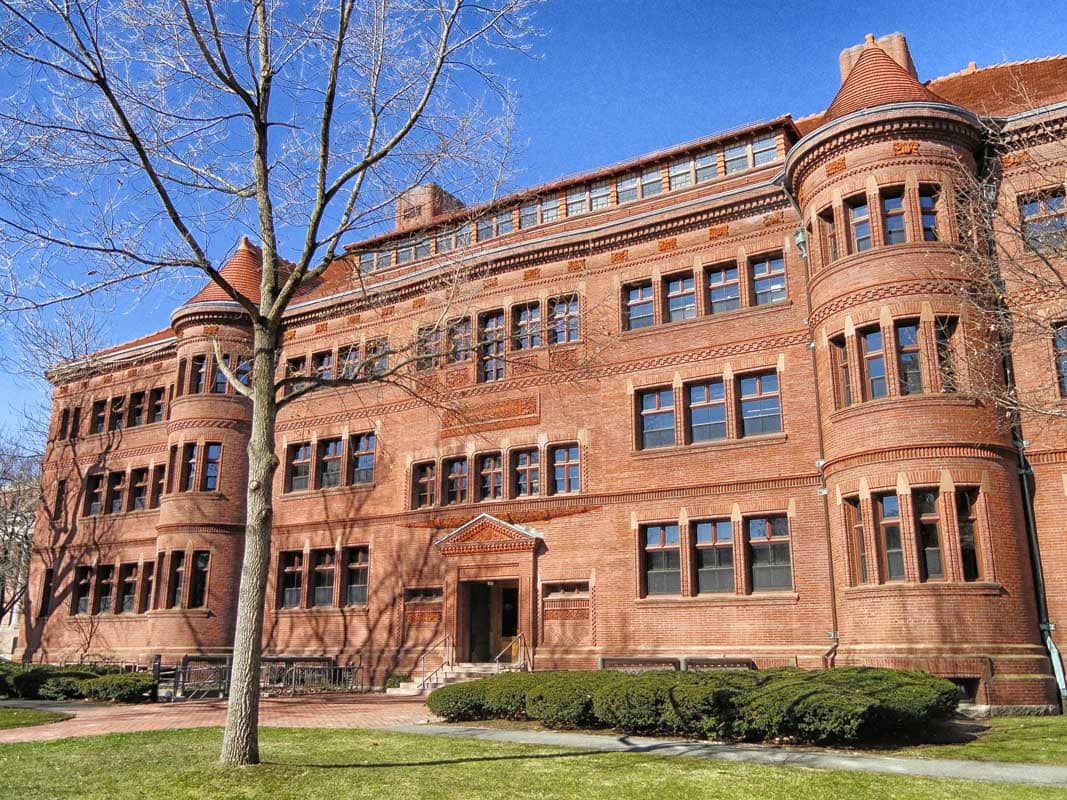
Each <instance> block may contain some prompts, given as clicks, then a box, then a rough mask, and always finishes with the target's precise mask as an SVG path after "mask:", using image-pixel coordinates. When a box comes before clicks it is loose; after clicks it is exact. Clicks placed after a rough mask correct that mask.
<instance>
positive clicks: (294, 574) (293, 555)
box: [278, 551, 304, 608]
mask: <svg viewBox="0 0 1067 800" xmlns="http://www.w3.org/2000/svg"><path fill="white" fill-rule="evenodd" d="M279 563H280V566H281V569H280V570H279V571H280V572H281V575H280V579H279V581H278V583H279V584H280V588H279V601H280V603H279V604H280V605H281V607H282V608H300V594H301V590H302V589H303V582H304V554H303V553H301V552H299V551H293V552H289V553H282V554H281V561H280V562H279Z"/></svg>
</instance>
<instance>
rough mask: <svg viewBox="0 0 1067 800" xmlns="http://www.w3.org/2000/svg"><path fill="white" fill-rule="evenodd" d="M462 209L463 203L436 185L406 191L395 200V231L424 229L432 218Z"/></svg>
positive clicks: (429, 184) (431, 184) (428, 184)
mask: <svg viewBox="0 0 1067 800" xmlns="http://www.w3.org/2000/svg"><path fill="white" fill-rule="evenodd" d="M461 208H463V203H461V202H460V201H459V200H458V199H456V198H455V197H453V196H452V195H450V194H449V193H448V192H446V191H445V190H444V189H442V188H441V187H440V186H438V185H437V184H436V183H427V184H424V185H422V186H415V187H413V188H411V189H408V190H407V191H406V192H404V193H403V194H401V195H400V196H399V197H398V198H397V199H396V226H395V230H397V231H408V230H413V229H415V228H424V227H426V226H427V225H429V224H430V223H431V222H432V221H433V220H434V218H436V217H439V216H441V215H442V214H448V213H449V212H451V211H458V210H459V209H461Z"/></svg>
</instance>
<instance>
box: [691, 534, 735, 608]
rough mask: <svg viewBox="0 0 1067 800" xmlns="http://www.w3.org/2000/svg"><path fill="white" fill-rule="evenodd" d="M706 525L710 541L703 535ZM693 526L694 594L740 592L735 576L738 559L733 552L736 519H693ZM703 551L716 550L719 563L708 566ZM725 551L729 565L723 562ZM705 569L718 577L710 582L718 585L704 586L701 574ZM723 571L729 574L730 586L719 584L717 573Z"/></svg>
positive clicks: (714, 551)
mask: <svg viewBox="0 0 1067 800" xmlns="http://www.w3.org/2000/svg"><path fill="white" fill-rule="evenodd" d="M705 525H706V526H707V531H708V534H709V536H708V538H707V540H703V539H702V538H701V537H702V533H703V532H702V526H705ZM690 528H691V536H692V544H693V566H692V570H693V578H692V583H691V584H690V585H691V586H692V587H693V594H694V595H697V596H699V595H714V594H735V593H736V592H737V578H736V575H735V568H736V563H737V560H736V556H735V552H734V550H735V548H734V538H735V537H734V524H733V520H731V519H729V518H719V519H700V520H694V521H693V522H691V523H690ZM724 532H728V535H727V536H724V535H723V534H724ZM704 553H714V554H715V559H714V560H715V562H716V563H715V564H713V565H711V566H708V565H705V564H704V563H703V562H704ZM723 553H729V556H730V558H729V561H730V563H729V565H725V564H723V563H721V562H722V554H723ZM706 571H711V572H712V573H713V575H714V576H716V579H715V580H714V581H711V583H714V584H716V585H717V586H719V588H710V587H709V588H705V586H704V581H703V580H702V577H703V575H702V574H703V573H704V572H706ZM720 574H721V575H729V580H728V581H727V583H728V584H729V585H728V586H721V585H719V579H718V577H717V576H718V575H720ZM708 577H709V578H710V577H712V576H708Z"/></svg>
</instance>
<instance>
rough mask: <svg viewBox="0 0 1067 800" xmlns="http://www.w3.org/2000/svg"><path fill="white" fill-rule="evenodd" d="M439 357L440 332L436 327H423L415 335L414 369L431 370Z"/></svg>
mask: <svg viewBox="0 0 1067 800" xmlns="http://www.w3.org/2000/svg"><path fill="white" fill-rule="evenodd" d="M440 355H441V330H440V328H438V327H437V326H436V325H424V326H423V327H421V328H419V331H418V333H417V334H416V335H415V368H416V369H433V368H434V367H435V366H437V360H438V358H439V357H440Z"/></svg>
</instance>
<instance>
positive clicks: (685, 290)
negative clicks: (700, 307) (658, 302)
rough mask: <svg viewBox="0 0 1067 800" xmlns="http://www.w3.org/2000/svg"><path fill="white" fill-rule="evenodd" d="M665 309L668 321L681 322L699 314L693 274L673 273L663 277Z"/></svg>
mask: <svg viewBox="0 0 1067 800" xmlns="http://www.w3.org/2000/svg"><path fill="white" fill-rule="evenodd" d="M663 288H664V295H665V297H664V299H665V301H666V305H667V307H666V308H665V309H664V311H665V316H666V318H667V322H681V321H682V320H687V319H693V318H694V317H696V315H697V301H696V294H695V293H694V291H693V276H692V274H686V275H673V276H671V277H669V278H664V279H663Z"/></svg>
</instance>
